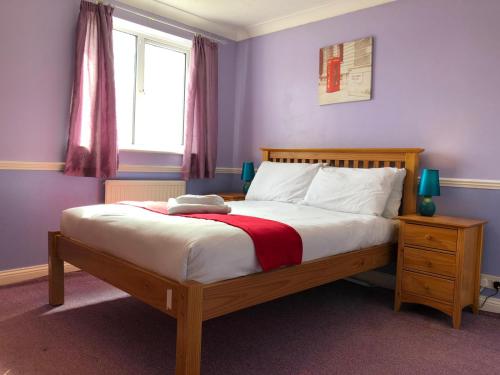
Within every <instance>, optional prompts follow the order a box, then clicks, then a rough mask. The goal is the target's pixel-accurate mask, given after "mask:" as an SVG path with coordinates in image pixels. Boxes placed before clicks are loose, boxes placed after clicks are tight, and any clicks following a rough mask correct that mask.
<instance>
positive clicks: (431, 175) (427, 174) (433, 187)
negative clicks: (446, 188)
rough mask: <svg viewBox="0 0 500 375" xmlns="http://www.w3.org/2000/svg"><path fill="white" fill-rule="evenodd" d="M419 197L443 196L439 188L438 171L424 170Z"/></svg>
mask: <svg viewBox="0 0 500 375" xmlns="http://www.w3.org/2000/svg"><path fill="white" fill-rule="evenodd" d="M418 195H423V196H429V197H435V196H439V195H441V191H440V188H439V171H438V170H437V169H424V170H423V171H422V177H420V187H419V189H418Z"/></svg>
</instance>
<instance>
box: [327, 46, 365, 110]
mask: <svg viewBox="0 0 500 375" xmlns="http://www.w3.org/2000/svg"><path fill="white" fill-rule="evenodd" d="M372 53H373V38H372V37H368V38H363V39H358V40H353V41H352V42H345V43H339V44H334V45H332V46H328V47H323V48H321V49H320V50H319V81H318V98H319V104H320V105H324V104H334V103H345V102H356V101H361V100H370V99H371V98H372Z"/></svg>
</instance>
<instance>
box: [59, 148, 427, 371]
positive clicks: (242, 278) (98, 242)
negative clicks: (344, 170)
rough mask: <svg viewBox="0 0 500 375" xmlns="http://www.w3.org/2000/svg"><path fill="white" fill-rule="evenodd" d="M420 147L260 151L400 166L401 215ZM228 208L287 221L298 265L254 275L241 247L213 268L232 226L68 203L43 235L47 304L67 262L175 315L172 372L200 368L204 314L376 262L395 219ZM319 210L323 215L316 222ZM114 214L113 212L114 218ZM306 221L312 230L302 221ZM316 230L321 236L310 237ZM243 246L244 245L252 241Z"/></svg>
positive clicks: (388, 248)
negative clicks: (188, 241)
mask: <svg viewBox="0 0 500 375" xmlns="http://www.w3.org/2000/svg"><path fill="white" fill-rule="evenodd" d="M422 151H423V150H422V149H417V148H415V149H269V148H264V149H262V154H263V160H265V161H276V162H282V163H283V162H284V163H318V162H319V163H326V164H329V165H331V166H336V167H350V168H376V167H384V166H392V167H398V168H406V178H405V181H404V188H403V198H402V204H401V213H404V214H408V213H414V212H415V208H416V187H417V180H416V179H417V172H418V164H419V154H420V153H421V152H422ZM231 205H232V207H233V212H235V213H241V214H246V215H257V216H258V215H260V216H262V217H264V218H271V219H275V220H281V221H283V222H287V221H289V224H290V225H292V226H294V227H295V228H296V230H297V231H298V232H299V233H300V235H301V237H302V238H303V242H304V254H303V263H302V264H300V265H296V266H290V267H286V268H281V269H278V270H274V271H270V272H260V269H259V266H258V264H256V263H255V259H254V256H253V255H252V254H251V253H250V252H246V253H245V251H243V252H241V253H242V254H240V255H239V257H240V258H239V259H234V261H231V259H229V263H228V264H233V265H236V266H234V267H220V266H218V265H219V264H220V262H218V261H217V259H218V258H217V257H219V258H220V257H223V258H226V259H227V258H228V257H229V254H228V253H227V252H226V253H221V249H223V248H227V246H220V244H221V243H223V242H224V241H236V242H235V243H238V241H239V242H242V243H243V245H244V241H245V240H246V241H248V240H249V239H248V238H246V237H245V236H244V235H242V234H241V233H240V232H241V231H239V229H237V228H233V227H229V226H225V224H223V223H213V224H207V223H206V221H205V223H199V222H200V221H204V220H198V222H196V220H197V219H191V220H193V221H194V222H193V223H191V224H189V225H188V226H187V225H185V224H186V222H185V220H189V219H186V218H175V217H168V216H165V217H163V218H161V219H159V217H158V216H159V215H158V214H157V213H153V212H148V211H145V210H142V209H140V208H137V207H130V206H124V205H110V206H105V207H104V206H90V207H87V208H85V207H83V208H75V209H72V210H69V211H67V212H65V215H63V220H62V222H61V230H62V231H61V232H49V303H50V304H51V305H53V306H57V305H61V304H63V303H64V262H65V261H66V262H68V263H70V264H73V265H75V266H76V267H79V268H80V269H82V270H83V271H86V272H88V273H90V274H92V275H94V276H96V277H98V278H100V279H102V280H104V281H106V282H108V283H110V284H112V285H114V286H115V287H117V288H119V289H122V290H124V291H125V292H127V293H129V294H130V295H132V296H134V297H136V298H138V299H140V300H142V301H143V302H145V303H147V304H149V305H151V306H153V307H155V308H157V309H159V310H161V311H162V312H164V313H166V314H167V315H169V316H171V317H173V318H175V319H177V348H176V373H177V374H185V375H186V374H199V372H200V356H201V337H202V322H203V321H205V320H208V319H212V318H215V317H218V316H221V315H225V314H228V313H231V312H233V311H237V310H240V309H243V308H246V307H249V306H253V305H256V304H259V303H263V302H266V301H270V300H273V299H276V298H279V297H282V296H286V295H289V294H292V293H296V292H300V291H303V290H305V289H309V288H313V287H315V286H319V285H322V284H325V283H329V282H332V281H335V280H338V279H341V278H345V277H349V276H352V275H355V274H357V273H360V272H364V271H368V270H372V269H375V268H378V267H382V266H384V265H387V264H388V263H389V262H390V261H391V258H392V256H393V254H394V248H395V245H394V242H393V240H392V239H393V235H394V232H395V231H394V226H395V223H394V221H392V220H389V219H383V218H379V217H373V216H370V215H350V214H343V213H333V212H330V213H328V212H326V210H321V209H316V208H307V209H303V208H302V209H301V216H303V218H302V222H300V221H297V219H296V216H294V209H295V208H294V207H293V206H294V205H291V204H287V203H278V202H233V203H231ZM103 210H104V211H103ZM110 210H111V211H110ZM318 210H319V211H318ZM321 211H325V212H321ZM155 215H156V216H155ZM320 217H322V218H323V220H319V219H318V218H320ZM92 218H99V220H96V219H94V220H91V219H92ZM116 218H120V220H121V221H120V223H121V224H120V225H117V222H118V221H117V220H115V219H116ZM87 219H88V220H87ZM178 220H184V221H183V222H181V223H180V224H179V223H177V225H178V226H177V229H174V230H173V231H172V232H171V233H170V235H169V233H168V230H167V233H164V232H165V228H167V227H172V228H175V225H176V221H178ZM315 220H316V221H317V222H316V227H319V228H316V227H315V226H314V225H312V226H311V223H312V224H314V223H315ZM152 223H153V224H154V225H152ZM141 225H142V226H144V227H147V228H152V227H154V226H157V230H156V232H154V230H153V229H154V228H152V229H150V231H149V232H148V233H149V236H148V238H145V237H144V236H143V235H141V234H140V232H139V231H134V230H133V228H137V227H139V226H141ZM197 225H198V226H200V228H197ZM181 226H182V227H184V228H185V230H187V231H191V232H192V236H193V238H192V241H199V244H200V246H201V248H202V250H200V251H198V252H197V253H195V254H191V253H188V252H186V251H183V248H182V246H179V243H180V242H179V241H182V238H185V236H184V237H182V236H181V237H176V236H175V235H174V234H175V232H177V231H178V229H179V228H181ZM335 228H337V230H336V232H337V233H339V230H338V229H339V228H356V233H358V235H356V236H353V235H352V233H349V230H348V229H345V230H340V232H345V234H346V235H344V236H343V237H342V236H339V235H337V236H336V237H332V236H331V235H330V236H329V235H328V233H332V232H335V230H332V229H335ZM360 228H366V230H365V229H363V230H360ZM316 229H318V230H320V231H322V233H324V234H325V235H323V236H319V235H318V233H319V232H315V231H314V230H316ZM203 231H208V232H210V231H212V232H213V233H215V234H216V235H217V236H216V237H213V236H212V237H211V238H216V241H215V242H214V243H207V242H206V240H205V238H207V237H210V236H205V234H206V233H208V232H203ZM162 233H163V234H162ZM162 236H163V237H162ZM196 236H198V237H196ZM214 236H215V235H214ZM161 241H163V242H161ZM169 241H170V242H169ZM204 241H205V242H204ZM160 242H161V243H163V244H164V245H165V244H166V245H167V247H169V249H171V253H172V254H171V256H172V257H171V258H169V260H168V261H164V262H163V263H162V258H161V256H160V255H161V254H160V253H161V251H160V250H159V249H158V248H155V246H154V244H158V243H160ZM145 243H146V245H145ZM326 244H329V247H328V248H327V247H326ZM366 244H370V246H366ZM202 245H203V246H202ZM243 245H242V246H243ZM139 246H142V247H141V248H142V249H143V251H142V252H146V253H147V256H146V257H137V253H138V251H137V250H138V249H139ZM242 248H244V247H242ZM247 248H250V249H251V248H252V246H251V244H250V245H248V246H247ZM188 260H189V262H188Z"/></svg>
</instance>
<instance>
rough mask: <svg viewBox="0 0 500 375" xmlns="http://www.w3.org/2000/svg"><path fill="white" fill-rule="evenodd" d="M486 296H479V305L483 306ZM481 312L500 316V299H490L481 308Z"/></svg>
mask: <svg viewBox="0 0 500 375" xmlns="http://www.w3.org/2000/svg"><path fill="white" fill-rule="evenodd" d="M485 299H486V296H479V305H482V304H483V302H484V300H485ZM481 311H488V312H492V313H497V314H500V298H495V297H492V298H489V299H488V301H486V303H485V304H484V306H483V307H481Z"/></svg>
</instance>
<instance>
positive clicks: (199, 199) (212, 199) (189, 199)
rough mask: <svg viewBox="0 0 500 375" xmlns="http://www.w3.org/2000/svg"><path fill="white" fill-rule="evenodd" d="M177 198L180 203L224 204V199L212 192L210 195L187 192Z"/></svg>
mask: <svg viewBox="0 0 500 375" xmlns="http://www.w3.org/2000/svg"><path fill="white" fill-rule="evenodd" d="M175 199H176V200H177V203H179V204H210V205H219V206H220V205H223V204H224V199H223V198H222V197H220V196H218V195H215V194H210V195H193V194H186V195H180V196H178V197H177V198H175Z"/></svg>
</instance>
